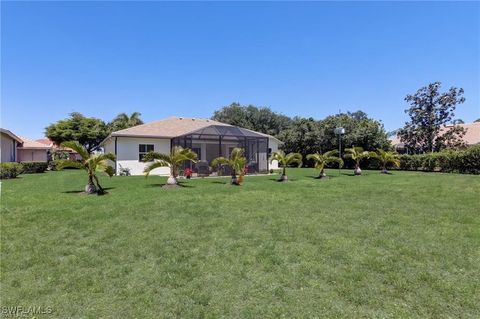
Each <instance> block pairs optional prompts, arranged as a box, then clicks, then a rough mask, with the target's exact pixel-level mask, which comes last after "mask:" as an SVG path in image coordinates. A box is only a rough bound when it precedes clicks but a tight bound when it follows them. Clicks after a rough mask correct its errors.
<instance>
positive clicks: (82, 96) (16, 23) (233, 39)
mask: <svg viewBox="0 0 480 319" xmlns="http://www.w3.org/2000/svg"><path fill="white" fill-rule="evenodd" d="M1 9H2V10H1V11H2V12H1V17H2V22H1V27H2V29H1V38H2V39H1V53H2V70H1V75H2V83H1V89H2V96H1V102H2V108H1V115H2V118H1V125H2V127H5V128H8V129H10V130H12V131H14V132H15V133H17V134H19V135H24V136H27V137H32V138H39V137H41V136H42V135H43V130H44V128H45V127H46V126H47V125H48V124H50V123H52V122H55V121H56V120H58V119H61V118H64V117H66V116H67V115H68V113H70V112H72V111H78V112H82V113H84V114H85V115H88V116H95V117H99V118H102V119H104V120H109V119H111V118H113V117H114V116H115V115H116V114H117V113H119V112H129V113H130V112H133V111H139V112H141V113H142V117H143V119H144V120H145V121H151V120H156V119H160V118H163V117H166V116H170V115H179V116H191V117H210V116H211V115H212V113H213V111H214V110H216V109H218V108H220V107H221V106H224V105H228V104H230V103H231V102H234V101H238V102H240V103H242V104H255V105H261V106H270V107H271V108H272V109H273V110H274V111H278V112H281V113H284V114H286V115H289V116H294V115H300V116H305V117H310V116H311V117H314V118H317V119H320V118H323V117H325V116H327V115H330V114H333V113H336V112H338V110H339V109H342V111H346V110H351V111H354V110H358V109H361V110H363V111H365V112H367V113H368V114H369V115H370V116H371V117H374V118H377V119H380V120H382V121H383V123H384V124H385V127H386V128H387V130H391V129H395V128H398V127H401V126H402V125H403V123H404V122H405V120H407V117H406V114H405V113H404V109H405V108H406V104H405V102H404V101H403V98H404V97H405V95H406V94H408V93H413V92H415V91H416V90H417V89H418V88H420V87H421V86H424V85H426V84H428V83H429V82H433V81H441V82H442V83H443V85H444V89H445V90H446V89H447V88H448V87H450V86H452V85H454V86H458V87H463V88H464V89H465V97H466V102H465V103H464V104H463V105H461V106H459V108H458V109H457V115H458V116H457V117H458V118H462V119H463V120H465V121H466V122H471V121H473V120H475V119H477V118H479V117H480V98H479V87H480V73H479V69H480V58H479V57H480V52H479V41H480V40H479V39H480V25H479V20H480V19H479V18H480V4H479V3H478V2H467V3H455V2H424V3H419V2H390V3H387V2H354V3H353V2H322V3H318V2H315V3H314V2H302V3H299V2H261V3H254V2H247V3H238V2H168V3H161V2H136V3H133V2H40V3H39V2H37V3H32V2H2V8H1Z"/></svg>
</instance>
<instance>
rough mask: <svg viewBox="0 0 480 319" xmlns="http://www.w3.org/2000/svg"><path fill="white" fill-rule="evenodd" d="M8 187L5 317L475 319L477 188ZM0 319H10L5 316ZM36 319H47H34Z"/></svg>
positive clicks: (76, 175)
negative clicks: (17, 309)
mask: <svg viewBox="0 0 480 319" xmlns="http://www.w3.org/2000/svg"><path fill="white" fill-rule="evenodd" d="M328 173H329V174H330V175H331V176H332V178H331V179H330V180H317V179H313V178H312V176H316V175H317V172H315V171H314V170H311V169H290V170H289V177H290V179H291V182H289V183H278V182H275V181H274V179H275V177H274V176H263V177H247V178H246V183H245V185H244V186H241V187H232V186H227V185H225V183H226V182H227V181H228V179H225V178H217V179H203V180H191V181H187V182H185V183H184V186H185V187H183V188H178V189H162V188H160V185H161V184H162V183H164V182H165V180H166V179H165V178H163V177H155V176H153V177H150V178H149V179H145V178H144V177H141V176H140V177H113V178H111V179H108V178H106V177H105V178H102V181H103V184H104V187H108V188H109V194H108V195H106V196H95V195H90V196H87V195H83V194H80V193H79V192H81V191H82V189H83V187H84V184H85V177H84V176H83V175H82V172H80V171H74V170H70V171H64V172H48V173H45V174H36V175H22V176H21V177H20V178H18V179H16V180H6V181H2V184H1V188H2V189H1V193H2V197H1V282H2V285H1V297H2V298H1V304H2V306H23V307H29V306H43V307H52V308H53V316H52V317H58V318H100V317H105V318H133V317H136V318H171V317H179V318H202V317H205V318H217V317H236V318H279V317H285V318H311V317H325V318H479V317H480V298H479V296H480V275H479V274H480V177H479V176H471V175H455V174H434V173H413V172H395V173H394V174H392V175H388V176H386V175H381V174H379V173H378V171H366V172H365V174H366V175H365V176H362V177H354V176H349V175H348V174H350V173H351V172H350V171H343V172H342V174H341V175H338V172H337V171H335V170H332V171H329V172H328ZM0 316H1V315H0ZM37 318H42V316H37Z"/></svg>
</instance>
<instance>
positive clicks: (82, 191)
mask: <svg viewBox="0 0 480 319" xmlns="http://www.w3.org/2000/svg"><path fill="white" fill-rule="evenodd" d="M110 189H115V187H104V188H103V190H104V191H105V194H107V193H108V192H107V191H108V190H110ZM62 193H63V194H81V193H85V190H83V189H82V190H73V191H64V192H62ZM105 194H98V195H105ZM92 195H93V194H92Z"/></svg>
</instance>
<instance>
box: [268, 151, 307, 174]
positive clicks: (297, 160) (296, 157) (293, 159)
mask: <svg viewBox="0 0 480 319" xmlns="http://www.w3.org/2000/svg"><path fill="white" fill-rule="evenodd" d="M302 159H303V158H302V154H300V153H288V154H286V155H285V152H284V151H282V150H279V151H276V152H273V154H272V156H270V163H271V162H273V161H278V165H280V166H281V167H282V176H280V181H282V182H286V181H288V176H287V166H289V165H293V164H296V165H297V166H298V167H300V166H302Z"/></svg>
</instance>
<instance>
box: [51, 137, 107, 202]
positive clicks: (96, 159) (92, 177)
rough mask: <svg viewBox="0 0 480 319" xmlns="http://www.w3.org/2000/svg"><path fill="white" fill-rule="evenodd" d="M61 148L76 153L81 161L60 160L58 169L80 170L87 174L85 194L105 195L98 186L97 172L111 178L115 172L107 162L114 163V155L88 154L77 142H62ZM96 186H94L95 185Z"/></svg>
mask: <svg viewBox="0 0 480 319" xmlns="http://www.w3.org/2000/svg"><path fill="white" fill-rule="evenodd" d="M61 146H62V147H68V148H71V149H73V150H74V151H75V152H77V153H78V154H79V155H80V156H81V157H82V160H81V161H73V160H61V161H60V162H59V164H58V165H57V167H58V169H63V168H66V167H74V168H82V169H84V170H85V171H86V172H87V176H88V182H87V186H85V192H86V193H88V194H93V193H97V194H100V195H102V194H105V190H104V189H103V188H102V186H101V185H100V182H99V181H98V177H97V175H96V173H97V172H104V173H106V174H107V175H108V176H110V177H112V175H113V174H115V170H114V169H113V167H111V166H110V165H109V164H108V160H110V161H113V162H114V161H115V160H116V159H115V155H113V154H112V153H105V154H98V155H93V154H90V153H89V152H88V151H87V149H86V148H85V147H84V146H83V145H82V144H80V143H79V142H77V141H69V142H63V143H62V144H61ZM95 184H96V185H95Z"/></svg>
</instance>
